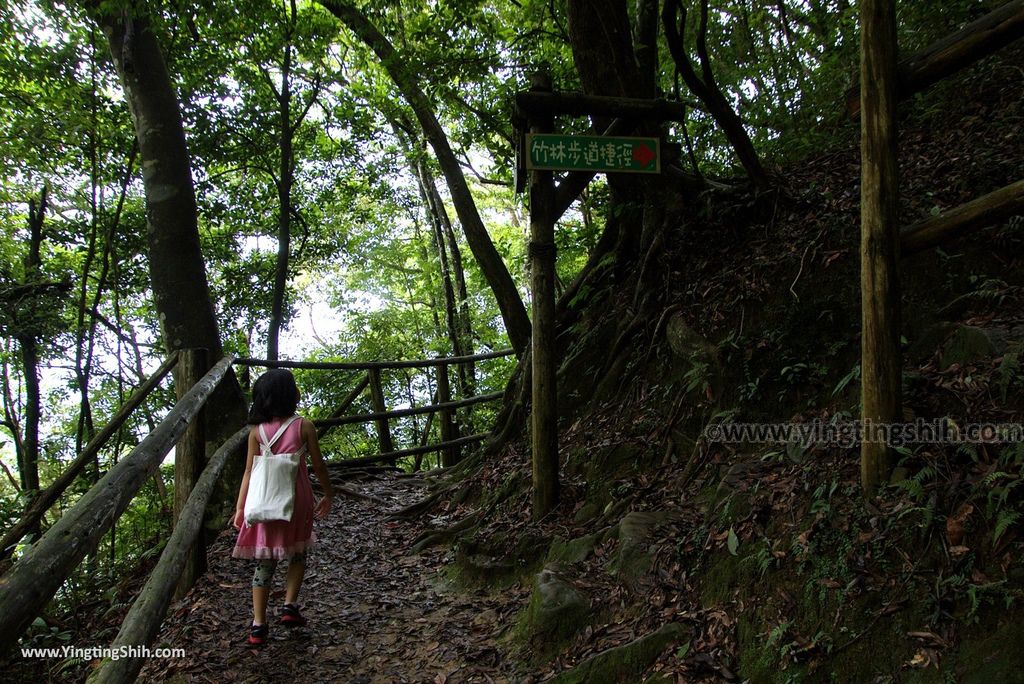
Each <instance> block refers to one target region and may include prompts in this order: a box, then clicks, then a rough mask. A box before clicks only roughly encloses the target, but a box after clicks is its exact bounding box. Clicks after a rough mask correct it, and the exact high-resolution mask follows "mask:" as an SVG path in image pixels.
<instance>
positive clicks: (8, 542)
mask: <svg viewBox="0 0 1024 684" xmlns="http://www.w3.org/2000/svg"><path fill="white" fill-rule="evenodd" d="M178 356H179V355H178V352H176V351H174V352H171V355H170V356H168V357H167V360H166V361H164V362H163V364H162V365H161V366H160V367H159V368H157V369H156V372H155V373H153V375H151V376H149V379H148V380H146V381H145V382H144V383H142V385H140V386H139V387H138V389H136V390H135V391H134V392H133V393H132V395H131V396H130V397H128V400H127V401H126V402H125V403H124V404H122V405H121V408H120V409H118V411H117V413H115V414H114V416H113V417H112V418H111V419H110V421H109V422H108V423H107V424H106V425H104V426H103V429H102V430H100V431H99V432H97V433H96V434H95V435H94V436H93V438H92V439H90V440H89V443H88V444H86V445H85V448H84V449H82V453H80V454H79V455H78V457H77V458H75V460H74V461H72V462H71V463H70V464H69V465H68V467H67V468H65V469H64V472H63V473H61V474H60V477H58V478H57V479H56V480H54V481H53V484H51V485H50V486H49V487H47V488H46V489H44V490H43V491H42V492H40V493H39V495H38V496H36V498H35V499H33V500H32V504H31V505H30V506H29V507H28V510H26V511H25V513H24V515H22V516H21V519H20V520H19V521H18V522H16V523H15V524H14V525H13V526H12V527H11V529H9V530H7V532H6V533H5V534H4V538H3V540H0V558H7V557H8V556H10V555H11V553H12V552H13V551H14V547H15V545H16V544H17V543H18V542H20V541H21V539H22V537H24V536H25V535H26V534H28V533H29V531H30V530H31V529H32V528H34V527H35V526H36V525H38V524H39V521H40V520H42V518H43V515H44V514H45V513H46V511H48V510H50V507H51V506H53V504H54V503H56V501H57V499H59V498H60V495H61V494H63V493H64V490H65V489H67V488H68V487H69V486H70V485H71V483H72V482H74V481H75V478H76V477H78V475H79V473H81V472H82V470H83V469H84V468H85V466H86V465H87V464H88V463H89V462H90V461H92V460H93V459H94V458H96V454H98V453H99V451H100V449H102V448H103V445H104V444H106V443H107V440H109V439H110V437H111V436H112V435H113V434H114V433H115V432H117V431H118V430H119V429H121V426H122V425H124V422H125V421H126V420H127V419H128V416H129V415H131V413H132V411H134V410H135V409H137V408H138V407H139V405H140V404H142V402H143V401H145V400H146V397H148V396H149V395H150V393H151V392H152V391H153V390H154V389H155V388H156V387H157V385H159V384H160V381H161V380H163V379H164V376H165V375H167V374H168V373H169V372H170V371H171V369H172V368H174V366H175V364H177V363H178Z"/></svg>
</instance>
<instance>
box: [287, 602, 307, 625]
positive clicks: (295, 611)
mask: <svg viewBox="0 0 1024 684" xmlns="http://www.w3.org/2000/svg"><path fill="white" fill-rule="evenodd" d="M281 624H282V625H284V626H285V627H301V626H302V625H304V624H306V618H304V617H302V613H300V612H299V607H298V606H297V605H295V604H294V603H286V604H284V608H283V609H282V610H281Z"/></svg>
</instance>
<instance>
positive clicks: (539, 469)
mask: <svg viewBox="0 0 1024 684" xmlns="http://www.w3.org/2000/svg"><path fill="white" fill-rule="evenodd" d="M532 85H533V87H532V88H531V90H533V91H539V92H550V91H551V78H550V76H548V75H547V74H544V73H539V74H535V75H534V82H533V84H532ZM551 129H552V121H551V119H550V118H549V117H548V118H537V119H533V120H531V122H530V131H531V132H532V133H550V132H551ZM554 204H555V183H554V178H553V177H552V174H551V172H550V171H541V170H536V169H535V170H533V171H531V172H530V289H531V291H532V295H533V331H532V336H533V338H532V354H533V359H532V364H531V367H532V374H533V384H532V392H533V397H532V400H533V404H532V405H533V414H532V417H531V425H532V428H533V429H532V445H533V519H534V520H539V519H541V518H543V517H544V516H545V515H547V514H548V513H550V512H551V511H552V510H554V508H555V506H557V505H558V392H557V388H556V384H555V381H556V380H555V374H556V371H557V368H558V359H557V354H556V351H555V224H554Z"/></svg>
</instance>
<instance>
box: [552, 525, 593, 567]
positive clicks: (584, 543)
mask: <svg viewBox="0 0 1024 684" xmlns="http://www.w3.org/2000/svg"><path fill="white" fill-rule="evenodd" d="M605 533H606V532H605V531H602V532H595V533H593V534H588V535H586V536H584V537H578V538H576V539H570V540H565V539H563V538H561V537H555V538H554V540H553V541H552V542H551V548H549V549H548V558H547V562H548V563H565V564H572V563H579V562H582V561H585V560H586V559H587V558H588V557H589V556H590V554H592V553H593V552H594V547H596V546H597V545H598V544H600V543H601V541H602V540H603V538H604V536H605Z"/></svg>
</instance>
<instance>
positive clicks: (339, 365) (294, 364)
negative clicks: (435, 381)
mask: <svg viewBox="0 0 1024 684" xmlns="http://www.w3.org/2000/svg"><path fill="white" fill-rule="evenodd" d="M515 353H516V352H515V350H514V349H499V350H497V351H492V352H487V353H484V354H473V355H472V356H447V357H442V358H439V359H417V360H413V361H337V362H330V361H323V362H321V361H268V360H267V359H249V358H245V359H235V363H236V364H238V365H240V366H261V367H264V368H306V369H313V370H370V369H371V368H377V369H383V368H430V367H432V366H444V365H448V364H452V363H471V362H474V361H486V360H487V359H497V358H500V357H502V356H512V355H513V354H515Z"/></svg>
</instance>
